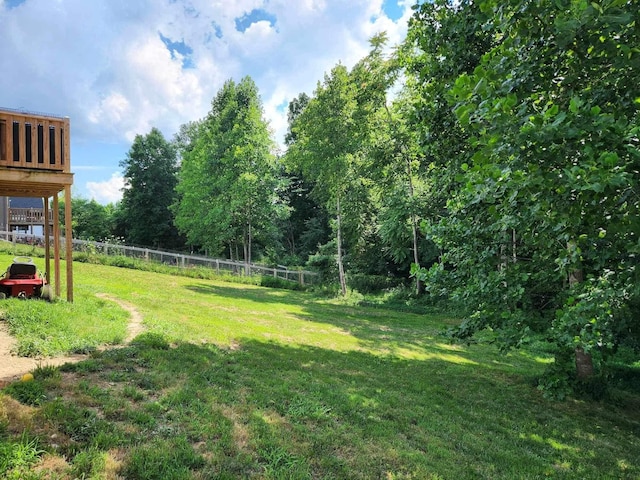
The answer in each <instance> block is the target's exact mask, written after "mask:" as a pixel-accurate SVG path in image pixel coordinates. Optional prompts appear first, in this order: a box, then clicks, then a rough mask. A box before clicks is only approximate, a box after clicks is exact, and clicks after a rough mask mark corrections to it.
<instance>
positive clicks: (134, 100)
mask: <svg viewBox="0 0 640 480" xmlns="http://www.w3.org/2000/svg"><path fill="white" fill-rule="evenodd" d="M1 1H2V0H0V2H1ZM412 2H413V0H399V4H401V5H402V6H403V7H404V16H403V18H402V19H400V20H398V21H396V22H394V21H392V20H391V19H389V18H388V17H386V16H385V15H384V13H383V11H382V0H351V1H348V2H347V1H344V0H300V1H296V2H291V1H290V0H236V1H233V2H228V1H225V0H175V1H159V0H136V1H135V2H111V1H91V2H88V1H86V0H58V1H55V2H52V1H50V0H25V2H24V3H22V4H21V5H20V6H19V7H18V8H13V9H9V8H8V7H7V4H6V3H4V4H3V3H0V25H1V27H0V44H2V45H3V54H2V55H0V71H1V72H3V75H0V106H5V107H10V108H24V109H27V110H32V111H42V112H52V113H58V114H62V115H69V116H70V117H71V124H72V142H74V139H75V141H82V142H83V144H85V145H87V144H91V143H94V144H96V145H100V144H101V143H121V142H131V141H132V139H133V138H134V136H135V135H136V134H145V133H147V132H148V131H149V130H150V129H151V127H158V128H159V129H160V130H161V131H162V132H163V133H164V134H165V136H167V137H168V138H170V137H171V136H172V135H173V133H175V132H176V131H177V129H178V128H179V126H180V125H181V124H182V123H186V122H188V121H192V120H197V119H200V118H202V117H203V116H204V115H205V114H206V113H207V111H209V110H210V103H211V100H212V98H213V97H214V96H215V95H216V93H217V92H218V90H219V89H220V88H221V86H222V85H223V83H224V82H225V81H226V80H227V79H229V78H234V79H235V80H239V79H240V78H241V77H243V76H245V75H250V76H251V77H252V78H253V79H254V81H255V82H256V84H257V86H258V88H259V90H260V94H261V96H262V99H263V101H264V106H265V114H266V115H267V116H268V119H269V120H270V123H271V126H272V128H273V130H274V131H275V132H276V134H277V136H276V140H277V141H278V142H282V138H283V135H284V132H285V131H286V126H287V125H286V109H284V111H283V109H282V108H281V106H282V105H283V103H284V102H287V101H290V100H292V99H293V98H294V97H296V96H297V95H298V94H300V93H301V92H306V93H308V94H311V93H312V92H313V90H314V89H315V87H316V83H317V82H318V81H321V80H322V79H323V75H324V73H325V72H329V71H330V70H331V68H332V67H333V66H335V65H336V64H337V63H338V62H341V63H343V64H344V65H346V66H347V67H351V66H352V65H353V64H354V63H355V62H356V61H358V60H359V59H360V58H362V57H363V56H364V55H366V53H367V52H368V50H369V44H368V40H369V38H370V37H371V36H373V35H374V34H376V33H378V32H379V31H381V30H385V31H387V34H388V37H389V41H390V44H392V45H393V44H397V43H399V42H400V41H401V40H402V38H403V37H404V35H405V33H406V28H407V20H408V18H409V17H410V15H411V8H410V4H411V3H412ZM3 5H4V6H3ZM255 10H258V11H263V12H266V14H267V15H266V16H267V18H268V20H264V19H261V20H260V21H256V22H254V23H253V24H251V25H248V26H247V28H246V29H245V30H244V32H241V31H239V30H238V29H237V28H236V19H241V18H246V15H249V14H250V13H251V12H253V11H255ZM160 35H162V37H163V38H165V39H169V40H170V41H171V42H178V43H180V44H181V45H182V44H184V47H185V49H186V51H184V52H177V51H175V49H174V50H173V55H172V52H171V51H170V50H169V49H168V48H167V46H166V45H165V43H164V42H163V40H162V39H161V37H160ZM185 66H187V67H188V68H185ZM96 148H98V147H96ZM77 160H79V162H78V163H79V164H87V165H89V164H92V162H94V163H95V162H96V160H94V159H93V158H92V157H89V156H87V157H86V158H80V159H77ZM117 161H118V159H114V160H113V164H111V165H109V167H110V168H109V170H107V171H113V170H115V168H116V162H117ZM102 166H104V165H102ZM72 169H73V165H72ZM98 172H99V170H96V175H97V174H98ZM98 180H100V179H98ZM111 181H112V179H111V180H107V181H106V182H105V181H96V182H94V183H95V184H106V183H109V182H111Z"/></svg>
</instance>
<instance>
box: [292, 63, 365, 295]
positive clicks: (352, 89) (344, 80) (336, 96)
mask: <svg viewBox="0 0 640 480" xmlns="http://www.w3.org/2000/svg"><path fill="white" fill-rule="evenodd" d="M356 91H357V89H356V86H355V85H354V83H353V82H352V81H351V78H350V77H349V72H348V71H347V69H346V67H344V66H343V65H337V66H336V67H334V68H333V70H332V71H331V73H330V74H329V75H325V79H324V83H323V84H320V83H319V84H318V86H317V88H316V90H315V92H314V97H313V98H312V99H311V100H310V101H309V103H308V104H307V106H306V107H305V108H304V110H302V112H301V113H300V114H299V115H297V117H296V119H295V121H294V123H293V127H292V128H291V132H292V134H293V135H295V142H294V143H293V144H292V145H291V146H290V147H289V150H288V152H287V157H286V161H287V162H288V165H289V167H290V169H292V170H293V171H299V172H301V173H302V174H303V175H304V176H305V178H306V179H309V180H310V181H311V182H313V184H314V194H315V195H316V197H317V198H318V199H320V200H321V201H323V202H326V204H327V205H328V206H329V210H330V211H331V212H332V213H333V214H334V215H335V223H334V231H335V234H336V239H335V241H336V248H337V257H336V263H337V266H338V274H339V279H340V289H341V291H342V294H343V295H346V292H347V284H346V279H345V270H344V263H343V241H342V236H343V209H344V204H345V197H346V196H347V192H348V190H349V189H350V187H351V186H352V185H353V184H354V183H355V182H356V181H357V177H358V174H357V156H358V153H359V152H358V148H359V143H358V135H357V134H356V131H357V125H355V118H354V115H355V110H356V107H357V103H356Z"/></svg>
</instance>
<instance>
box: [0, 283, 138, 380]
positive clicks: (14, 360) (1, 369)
mask: <svg viewBox="0 0 640 480" xmlns="http://www.w3.org/2000/svg"><path fill="white" fill-rule="evenodd" d="M97 296H98V297H99V298H103V299H105V300H110V301H112V302H115V303H117V304H118V305H119V306H120V307H122V308H123V309H124V310H126V311H127V312H129V315H130V318H129V324H128V325H127V336H126V338H125V343H129V342H130V341H131V340H133V339H134V338H135V337H136V336H137V335H139V334H140V333H142V332H143V331H144V327H143V325H142V315H140V312H138V311H137V310H136V308H135V307H134V306H133V305H131V304H130V303H127V302H123V301H122V300H119V299H118V298H116V297H112V296H110V295H107V294H103V293H101V294H98V295H97ZM15 344H16V340H15V338H13V337H12V336H11V335H9V329H8V328H7V325H6V324H5V323H4V322H0V387H2V386H4V385H5V384H7V383H9V382H12V381H14V380H16V379H18V378H20V377H21V376H22V375H23V374H25V373H27V372H29V371H31V370H33V369H35V368H36V367H38V366H46V365H53V366H59V365H63V364H65V363H71V362H79V361H81V360H85V359H86V358H87V357H88V356H87V355H68V356H64V357H47V358H27V357H18V356H16V355H14V354H12V353H11V351H12V349H13V348H14V346H15Z"/></svg>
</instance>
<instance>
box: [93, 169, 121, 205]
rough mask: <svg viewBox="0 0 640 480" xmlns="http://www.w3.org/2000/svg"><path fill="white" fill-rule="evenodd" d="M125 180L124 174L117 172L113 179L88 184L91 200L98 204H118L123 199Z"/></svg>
mask: <svg viewBox="0 0 640 480" xmlns="http://www.w3.org/2000/svg"><path fill="white" fill-rule="evenodd" d="M123 188H124V178H123V177H122V174H120V173H118V172H115V173H113V174H112V175H111V178H110V179H109V180H107V181H104V182H87V191H88V192H89V198H91V199H93V200H95V201H96V202H98V203H102V204H106V203H116V202H118V201H119V200H121V199H122V189H123Z"/></svg>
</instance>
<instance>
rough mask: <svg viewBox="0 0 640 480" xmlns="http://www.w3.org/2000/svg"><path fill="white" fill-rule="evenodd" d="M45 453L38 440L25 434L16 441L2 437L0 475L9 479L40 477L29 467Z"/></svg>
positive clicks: (0, 444)
mask: <svg viewBox="0 0 640 480" xmlns="http://www.w3.org/2000/svg"><path fill="white" fill-rule="evenodd" d="M43 453H44V451H43V450H42V449H40V447H39V443H38V441H37V440H36V439H31V438H29V437H28V436H27V435H25V434H23V435H22V437H21V438H20V440H19V441H18V442H15V443H14V442H8V441H6V440H5V439H0V475H2V478H5V479H7V480H25V479H29V478H38V477H36V476H35V475H34V474H33V473H31V472H30V471H29V468H30V467H31V466H32V465H33V464H34V463H36V462H37V461H38V459H39V458H40V456H41V455H42V454H43Z"/></svg>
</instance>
